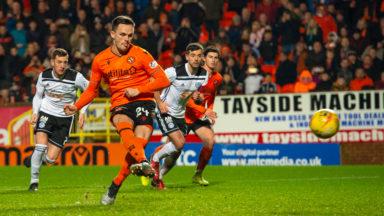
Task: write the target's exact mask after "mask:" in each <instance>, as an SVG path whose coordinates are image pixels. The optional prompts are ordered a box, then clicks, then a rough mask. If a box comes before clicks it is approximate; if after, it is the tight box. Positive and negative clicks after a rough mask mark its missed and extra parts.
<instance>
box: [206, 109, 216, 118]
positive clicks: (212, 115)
mask: <svg viewBox="0 0 384 216" xmlns="http://www.w3.org/2000/svg"><path fill="white" fill-rule="evenodd" d="M204 115H206V116H207V117H208V118H210V119H216V118H217V113H216V112H214V111H213V110H211V109H207V110H206V111H205V113H204Z"/></svg>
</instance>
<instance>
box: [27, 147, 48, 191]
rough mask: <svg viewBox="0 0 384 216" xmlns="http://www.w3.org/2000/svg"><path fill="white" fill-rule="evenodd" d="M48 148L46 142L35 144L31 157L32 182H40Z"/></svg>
mask: <svg viewBox="0 0 384 216" xmlns="http://www.w3.org/2000/svg"><path fill="white" fill-rule="evenodd" d="M46 150H47V146H46V145H44V144H36V145H35V150H34V151H33V154H32V157H31V184H32V183H38V182H39V174H40V167H41V164H42V162H43V157H44V155H45V151H46Z"/></svg>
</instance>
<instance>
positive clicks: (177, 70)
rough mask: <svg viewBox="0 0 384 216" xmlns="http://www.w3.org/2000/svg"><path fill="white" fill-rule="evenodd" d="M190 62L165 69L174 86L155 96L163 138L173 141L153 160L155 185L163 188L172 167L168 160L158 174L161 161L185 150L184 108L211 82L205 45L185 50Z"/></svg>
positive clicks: (159, 148)
mask: <svg viewBox="0 0 384 216" xmlns="http://www.w3.org/2000/svg"><path fill="white" fill-rule="evenodd" d="M186 59H187V61H188V62H187V63H186V64H184V65H180V66H177V67H170V68H168V69H166V70H165V73H166V74H167V76H168V79H169V80H170V82H171V85H170V86H169V87H168V88H166V89H164V90H163V91H162V92H161V95H159V93H155V99H156V103H157V110H156V119H157V121H158V124H159V127H160V130H161V131H162V132H163V135H167V136H168V139H169V141H170V142H168V143H166V144H165V145H162V146H159V147H158V148H157V149H156V150H155V153H154V154H153V155H152V157H151V166H152V168H153V169H154V170H155V171H156V172H155V176H154V177H153V179H152V186H154V187H156V188H158V189H160V190H161V189H164V188H165V186H164V183H163V181H162V178H163V175H164V174H165V173H166V172H168V171H169V170H170V169H171V168H172V167H171V166H167V163H166V162H167V160H165V163H164V164H163V166H162V168H161V170H164V169H165V170H166V171H164V172H161V173H160V171H159V166H160V163H159V162H160V160H161V159H163V158H166V157H171V158H173V159H175V158H176V159H177V158H178V157H179V155H180V153H181V150H182V149H183V147H184V143H185V139H184V136H185V135H186V134H187V125H186V122H185V119H184V118H185V106H186V103H187V101H188V99H189V98H191V97H192V95H193V93H194V92H195V91H197V90H198V89H199V88H200V87H201V86H202V85H205V84H206V83H207V80H208V73H207V71H206V70H205V69H204V68H203V67H201V66H202V63H203V62H202V61H203V46H202V45H200V44H199V43H191V44H189V45H188V46H187V48H186Z"/></svg>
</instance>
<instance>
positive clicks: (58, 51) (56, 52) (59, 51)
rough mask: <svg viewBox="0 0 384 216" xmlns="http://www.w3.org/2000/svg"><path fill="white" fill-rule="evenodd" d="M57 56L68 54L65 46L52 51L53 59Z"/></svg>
mask: <svg viewBox="0 0 384 216" xmlns="http://www.w3.org/2000/svg"><path fill="white" fill-rule="evenodd" d="M56 56H59V57H64V56H68V52H67V51H66V50H65V49H63V48H56V49H54V50H53V51H52V53H51V59H55V58H56Z"/></svg>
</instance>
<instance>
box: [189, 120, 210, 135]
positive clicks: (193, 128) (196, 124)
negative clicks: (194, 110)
mask: <svg viewBox="0 0 384 216" xmlns="http://www.w3.org/2000/svg"><path fill="white" fill-rule="evenodd" d="M201 127H207V128H210V129H212V128H211V123H210V122H209V121H208V120H200V119H198V120H196V121H194V122H193V123H192V124H188V134H189V132H191V131H193V132H195V131H196V130H197V129H199V128H201Z"/></svg>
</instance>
